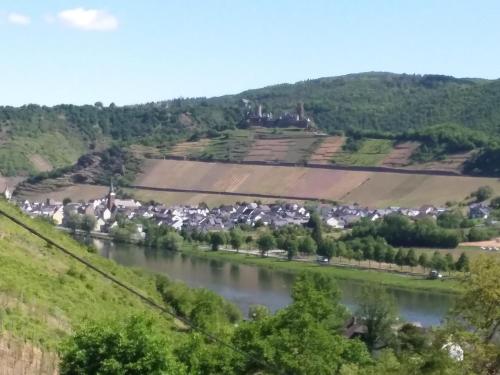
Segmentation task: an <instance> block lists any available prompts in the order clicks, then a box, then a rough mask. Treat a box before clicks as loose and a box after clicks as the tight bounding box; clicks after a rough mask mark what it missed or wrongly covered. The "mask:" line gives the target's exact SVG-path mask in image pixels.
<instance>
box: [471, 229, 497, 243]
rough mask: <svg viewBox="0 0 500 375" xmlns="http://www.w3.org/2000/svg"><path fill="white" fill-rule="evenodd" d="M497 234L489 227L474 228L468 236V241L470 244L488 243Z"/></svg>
mask: <svg viewBox="0 0 500 375" xmlns="http://www.w3.org/2000/svg"><path fill="white" fill-rule="evenodd" d="M496 234H497V232H496V230H494V229H493V228H487V227H482V228H480V227H473V228H471V229H470V230H469V233H468V234H467V240H468V241H470V242H476V241H487V240H490V239H492V238H493V237H494V236H495V235H496Z"/></svg>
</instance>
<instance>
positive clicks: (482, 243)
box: [460, 237, 500, 249]
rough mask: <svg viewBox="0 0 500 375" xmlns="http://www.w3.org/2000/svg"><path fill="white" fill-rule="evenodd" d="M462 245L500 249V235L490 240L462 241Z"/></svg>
mask: <svg viewBox="0 0 500 375" xmlns="http://www.w3.org/2000/svg"><path fill="white" fill-rule="evenodd" d="M460 246H474V247H496V248H499V249H500V237H498V238H495V239H493V240H489V241H477V242H462V243H461V244H460Z"/></svg>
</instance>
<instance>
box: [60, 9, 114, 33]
mask: <svg viewBox="0 0 500 375" xmlns="http://www.w3.org/2000/svg"><path fill="white" fill-rule="evenodd" d="M57 18H58V20H59V21H61V22H62V23H63V24H65V25H67V26H69V27H74V28H76V29H80V30H85V31H112V30H116V29H117V28H118V19H117V18H116V17H115V16H113V15H112V14H109V13H108V12H106V11H104V10H99V9H85V8H74V9H67V10H63V11H61V12H59V13H58V14H57Z"/></svg>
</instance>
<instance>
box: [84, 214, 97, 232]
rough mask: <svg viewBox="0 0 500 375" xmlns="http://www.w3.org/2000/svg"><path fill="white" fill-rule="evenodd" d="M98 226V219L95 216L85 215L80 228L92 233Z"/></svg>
mask: <svg viewBox="0 0 500 375" xmlns="http://www.w3.org/2000/svg"><path fill="white" fill-rule="evenodd" d="M95 224H96V218H95V216H94V215H83V217H82V218H81V224H80V227H81V228H82V230H84V231H85V232H87V233H90V232H92V231H93V230H94V228H95Z"/></svg>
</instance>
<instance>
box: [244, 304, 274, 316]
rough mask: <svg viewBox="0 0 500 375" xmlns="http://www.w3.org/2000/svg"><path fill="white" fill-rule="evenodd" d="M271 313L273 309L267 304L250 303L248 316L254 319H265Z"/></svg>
mask: <svg viewBox="0 0 500 375" xmlns="http://www.w3.org/2000/svg"><path fill="white" fill-rule="evenodd" d="M270 315H271V311H270V310H269V308H268V307H267V306H263V305H250V307H249V309H248V317H249V318H250V319H252V320H263V319H266V318H268V317H269V316H270Z"/></svg>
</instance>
